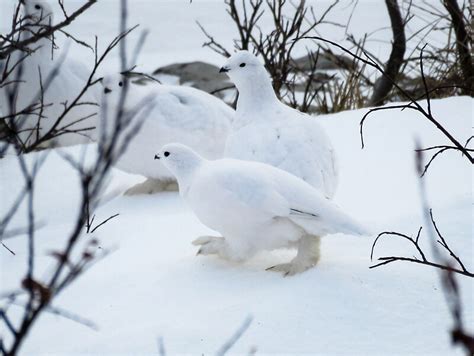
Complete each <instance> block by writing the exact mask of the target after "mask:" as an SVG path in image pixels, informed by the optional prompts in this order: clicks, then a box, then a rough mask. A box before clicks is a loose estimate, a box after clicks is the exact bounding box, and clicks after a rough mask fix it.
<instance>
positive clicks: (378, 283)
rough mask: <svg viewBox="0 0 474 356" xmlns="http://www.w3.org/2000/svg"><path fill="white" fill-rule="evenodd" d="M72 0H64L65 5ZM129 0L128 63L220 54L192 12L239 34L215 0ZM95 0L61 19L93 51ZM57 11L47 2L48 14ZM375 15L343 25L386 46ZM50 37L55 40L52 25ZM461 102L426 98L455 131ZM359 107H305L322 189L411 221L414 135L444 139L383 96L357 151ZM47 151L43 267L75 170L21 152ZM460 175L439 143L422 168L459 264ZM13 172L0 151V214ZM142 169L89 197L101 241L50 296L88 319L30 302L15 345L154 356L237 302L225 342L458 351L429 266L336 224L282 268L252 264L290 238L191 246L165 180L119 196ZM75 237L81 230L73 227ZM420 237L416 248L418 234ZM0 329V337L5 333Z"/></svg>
mask: <svg viewBox="0 0 474 356" xmlns="http://www.w3.org/2000/svg"><path fill="white" fill-rule="evenodd" d="M331 2H332V1H329V0H328V1H315V0H313V1H308V3H313V4H316V7H315V10H316V11H317V13H318V14H320V13H321V12H322V11H323V10H324V9H325V6H326V4H329V3H331ZM351 2H352V0H346V1H342V2H341V5H340V7H338V8H337V9H336V10H335V12H334V13H333V14H332V15H331V16H330V17H329V18H328V20H329V21H333V20H337V21H339V20H340V19H341V18H344V19H345V20H346V19H347V16H348V15H350V12H351V6H348V5H349V4H350V3H351ZM79 3H80V2H66V6H73V7H74V6H79ZM129 4H130V6H129V7H130V9H129V10H130V18H129V23H130V24H131V25H133V24H136V23H140V29H149V31H150V34H149V37H148V40H147V42H146V43H145V46H144V49H143V53H142V55H141V56H140V57H139V63H138V64H139V67H138V68H137V70H138V71H152V70H154V69H156V68H157V67H159V66H162V65H166V64H169V63H176V62H187V61H193V60H204V61H206V62H210V63H213V64H216V65H219V66H220V65H221V64H222V62H223V59H222V57H220V56H219V55H217V54H215V53H213V52H212V51H210V50H209V49H207V48H202V43H203V42H204V41H205V37H204V35H202V34H201V33H200V32H199V30H198V28H197V26H196V24H195V20H198V21H199V22H200V23H201V24H202V25H203V26H204V27H205V28H206V29H207V30H208V31H209V33H211V34H213V35H215V36H216V39H217V40H218V41H222V42H223V43H224V45H226V46H227V48H232V41H231V39H232V38H234V37H236V34H237V32H236V29H235V28H234V25H233V24H232V22H231V21H230V20H229V18H228V16H227V14H226V13H225V7H224V5H223V2H222V1H221V0H214V1H201V0H194V1H193V2H192V3H190V2H189V0H179V1H178V0H167V1H163V0H159V1H158V0H131V1H129ZM177 5H179V6H180V8H179V11H176V6H177ZM12 8H13V2H11V1H3V0H2V1H0V14H1V17H2V21H0V31H1V32H3V31H5V30H7V29H8V26H9V24H10V22H9V21H3V19H4V16H7V15H8V14H9V13H11V10H12ZM93 9H94V10H91V11H89V12H87V13H85V14H84V16H82V17H81V18H80V19H78V20H77V21H76V22H74V23H73V24H72V26H71V27H70V30H71V32H72V33H73V34H74V35H75V36H76V37H77V38H79V39H81V40H86V41H89V42H93V39H94V35H95V34H97V35H99V48H102V49H103V48H104V46H105V44H106V43H108V42H109V41H110V40H112V38H113V37H114V36H115V35H116V33H117V30H118V22H119V16H118V11H119V10H118V5H117V1H116V0H105V1H100V2H98V3H97V4H94V6H93ZM57 10H58V9H56V11H55V15H56V14H58V15H60V14H61V12H60V11H57ZM58 18H59V17H58ZM104 18H105V19H106V21H104ZM416 21H417V22H412V23H411V24H409V26H410V32H409V33H407V37H408V36H409V35H410V33H411V34H413V33H415V32H416V30H417V29H418V28H419V27H421V26H422V25H424V24H423V23H420V21H418V20H416ZM388 23H389V20H388V15H387V13H386V9H385V5H384V3H383V2H382V1H378V0H377V1H375V0H359V1H358V6H357V8H356V11H355V12H354V14H353V16H352V19H351V22H350V29H349V30H348V32H347V33H354V35H355V37H356V39H357V38H361V37H362V36H363V35H364V34H365V33H371V32H372V31H374V30H375V29H377V28H379V27H385V28H384V29H382V30H380V31H377V32H376V34H375V37H373V38H372V40H371V41H369V42H368V43H367V46H368V47H367V48H368V49H369V51H370V52H371V53H373V54H374V55H376V56H380V58H381V60H384V59H386V58H388V56H389V50H388V49H389V46H390V38H391V30H390V28H388V27H387V24H388ZM270 24H271V22H270V21H269V20H268V18H267V19H264V24H263V25H262V28H263V29H264V30H265V29H269V28H270ZM440 27H442V26H440ZM318 30H319V33H320V35H321V36H323V37H327V38H329V39H331V40H334V41H336V42H338V43H341V44H347V43H348V42H347V40H346V35H347V33H345V31H344V29H339V28H337V27H334V26H331V25H321V27H320V28H319V29H318ZM440 35H441V32H440V31H432V32H431V33H430V34H429V36H428V37H427V38H426V39H425V41H426V42H427V43H444V42H446V41H445V40H444V39H443V37H440ZM138 36H139V32H138V31H137V32H135V33H133V34H132V35H131V37H130V38H129V44H130V49H129V50H130V52H131V51H132V49H133V44H134V41H135V40H136V39H137V38H138ZM420 36H423V33H421V34H420ZM57 40H58V44H59V46H60V48H61V49H64V48H65V46H64V38H61V37H59V38H58V39H57ZM415 42H416V41H415ZM305 46H312V44H311V43H304V44H301V47H298V49H297V53H300V54H304V53H305ZM407 53H410V52H409V51H408V52H407ZM69 56H71V57H72V58H81V60H83V61H84V63H86V65H90V64H91V63H92V62H93V54H92V53H91V52H90V50H88V49H85V48H81V47H79V46H71V47H70V49H69ZM117 57H118V51H114V53H113V54H112V56H111V57H110V58H109V60H108V61H107V63H106V64H105V66H104V68H102V69H101V71H100V74H103V73H107V72H112V71H114V70H115V69H116V68H117V66H118V61H117ZM473 105H474V102H473V100H472V99H471V98H467V97H457V98H448V99H443V100H436V101H433V112H434V114H435V115H436V117H439V118H440V120H442V122H443V123H445V124H446V125H447V127H449V129H450V130H451V131H452V132H453V133H454V135H455V136H456V137H459V138H460V139H461V142H463V141H465V140H466V139H467V138H468V137H469V136H470V135H471V134H472V133H471V132H472V129H471V128H472V127H473V122H472V120H473ZM366 111H367V109H363V110H358V111H349V112H342V113H338V114H334V115H327V116H320V117H318V120H319V121H320V122H321V124H322V125H323V127H324V129H325V130H326V131H327V133H328V135H329V137H330V139H331V141H332V143H333V145H334V147H335V149H336V150H337V152H338V157H339V161H340V176H341V180H340V184H339V187H338V192H337V195H336V198H335V200H336V202H337V203H338V204H339V205H340V206H341V208H343V209H344V210H345V211H347V212H348V213H349V214H351V215H352V216H354V217H355V218H357V219H358V220H359V221H361V222H362V223H364V224H365V225H367V226H369V227H370V228H371V229H372V230H374V231H383V230H385V229H388V230H395V231H400V232H404V233H407V234H414V233H416V231H417V229H418V227H419V225H420V223H421V221H422V218H421V214H420V204H419V195H418V191H417V177H416V175H415V173H414V168H413V167H414V155H413V151H412V150H413V147H414V139H415V138H418V139H420V140H421V142H422V143H423V145H425V146H427V145H430V144H441V143H446V139H445V138H444V137H443V136H442V135H441V134H440V133H439V132H438V131H436V129H435V128H434V127H433V125H431V124H430V123H428V122H426V120H425V119H423V118H422V117H420V116H419V114H418V113H415V112H409V111H404V112H400V111H398V110H397V111H391V112H385V113H375V114H374V115H373V116H372V117H371V118H369V119H368V120H367V123H366V127H365V138H366V148H365V149H364V150H361V149H360V140H359V136H358V135H359V133H358V132H359V131H358V130H359V127H358V122H359V120H360V119H361V118H362V116H363V114H364V113H365V112H366ZM84 149H86V152H87V156H88V159H92V158H93V156H94V150H95V146H94V145H89V146H77V147H69V148H65V149H64V151H66V152H68V153H71V154H75V155H77V156H81V155H82V153H83V150H84ZM45 152H50V154H49V155H48V157H47V160H46V162H45V164H44V166H43V168H42V170H41V173H40V176H39V182H38V184H39V186H38V189H37V195H36V200H35V206H36V213H37V216H36V218H37V220H38V221H39V222H41V223H42V228H41V229H40V230H38V232H37V238H36V242H37V268H38V270H37V273H36V276H37V277H38V278H40V279H41V278H45V277H46V276H48V275H49V272H50V270H51V267H52V263H53V259H52V258H51V257H50V256H49V255H48V254H49V253H50V252H51V250H57V249H59V248H62V247H64V245H65V243H66V241H65V239H66V238H67V236H68V232H69V231H70V230H71V228H72V223H73V218H74V216H75V213H76V209H77V206H78V199H79V197H78V195H77V190H76V189H77V187H78V184H79V181H78V179H77V177H76V176H75V173H74V172H73V171H72V169H71V168H70V166H69V165H68V164H67V163H66V162H65V161H64V160H63V159H62V158H61V157H60V155H59V154H58V151H43V152H41V153H34V154H29V155H27V156H26V157H27V159H28V161H29V163H30V164H31V163H32V162H33V161H34V160H35V159H36V158H38V156H39V155H44V154H45ZM472 175H473V172H472V167H470V166H469V164H468V163H467V160H466V159H465V158H463V157H461V155H459V154H458V153H454V152H446V153H444V154H443V155H441V156H440V157H439V158H437V160H436V161H435V162H434V163H433V165H432V166H431V168H430V171H429V172H428V175H427V178H426V183H427V188H428V194H429V199H430V205H431V206H432V207H433V209H434V210H433V211H434V215H435V218H436V220H437V223H438V226H439V227H440V229H441V231H442V232H443V233H444V235H445V236H446V238H447V239H448V242H449V243H450V245H451V247H452V248H453V250H454V251H455V252H457V253H458V254H459V255H460V256H461V257H462V258H463V260H464V261H465V262H466V264H467V265H469V267H471V270H472V269H473V267H472V261H473V258H472V256H473V245H472V244H473V226H472V221H473V215H472V191H473V179H472V178H473V177H472ZM19 177H20V173H19V168H18V164H17V162H16V160H15V158H14V157H11V156H7V157H6V158H3V159H0V216H1V215H2V213H3V211H4V210H5V209H6V208H7V207H8V206H9V205H10V204H11V202H12V201H13V199H14V198H15V197H16V194H17V193H18V192H19V190H20V189H21V179H19ZM141 181H143V177H142V176H136V175H130V174H126V173H123V172H121V171H118V170H114V171H113V172H112V174H111V180H110V185H109V187H108V192H107V194H106V196H107V198H106V199H104V203H103V205H102V206H101V207H100V208H99V209H98V210H97V211H96V214H97V218H96V219H98V220H99V221H101V220H103V219H105V218H107V217H109V216H111V215H112V214H115V213H120V215H119V216H118V217H117V218H115V219H113V220H112V221H110V222H109V223H107V224H106V225H104V226H103V227H102V228H101V229H99V230H98V232H97V236H98V238H99V239H100V246H101V247H102V248H104V249H111V250H113V252H112V253H111V254H110V255H109V256H108V257H106V258H105V259H104V260H103V261H101V262H99V263H98V264H97V265H95V266H93V268H92V269H91V270H90V271H89V272H88V273H86V274H85V275H83V276H82V277H81V278H80V279H79V280H78V281H77V283H76V284H73V285H72V286H71V287H70V288H69V289H67V290H66V291H65V292H64V293H63V294H62V295H60V297H59V298H58V299H57V300H56V301H55V302H54V305H55V306H57V307H62V308H65V309H68V310H70V311H72V312H74V313H76V314H78V315H80V316H82V317H84V318H88V319H90V320H92V321H94V322H95V323H96V324H97V326H98V330H91V329H89V328H86V327H84V326H83V325H79V324H77V323H74V322H71V321H69V320H66V319H63V318H61V317H58V316H54V315H51V314H44V315H42V316H41V318H40V319H39V320H38V323H37V324H36V325H35V327H34V328H33V329H32V332H31V334H30V336H29V338H28V340H27V342H26V343H25V345H24V346H25V347H24V349H23V354H31V355H38V354H42V353H43V354H45V353H48V354H78V353H83V354H84V353H94V354H119V353H120V354H152V353H153V354H156V353H157V351H158V345H157V340H158V338H159V337H162V338H163V340H164V344H165V348H166V350H167V352H168V353H169V354H176V353H188V354H189V353H193V354H198V353H200V354H204V353H205V354H207V353H213V352H215V351H216V350H218V349H219V348H220V346H221V345H222V344H223V343H224V342H225V341H226V340H227V339H228V338H229V337H230V336H231V335H232V334H233V333H234V332H235V330H237V329H238V327H239V326H240V325H241V323H242V322H243V321H244V320H245V319H246V318H247V316H248V315H251V316H252V317H253V321H252V323H251V325H250V327H249V329H248V330H247V331H246V332H245V333H244V335H243V337H242V338H241V339H240V340H239V341H238V343H237V344H236V345H235V346H234V348H233V349H232V352H235V353H245V354H248V353H249V350H250V349H251V348H253V347H256V348H257V351H258V353H259V354H270V353H279V354H284V353H286V354H288V353H292V354H294V353H311V354H315V353H319V354H348V353H350V354H351V355H367V354H425V355H446V354H458V355H462V352H461V351H460V350H459V349H456V350H453V349H452V348H451V346H450V337H449V328H450V326H451V319H450V317H449V314H448V312H447V309H446V306H445V301H444V298H443V295H442V292H441V290H440V286H439V280H438V277H437V274H436V271H435V270H433V269H430V268H428V267H424V266H415V265H411V264H403V263H399V264H397V263H395V264H392V265H389V266H385V267H380V268H378V269H374V270H370V269H369V268H368V267H369V266H370V265H371V262H370V258H369V255H370V247H371V244H372V242H373V238H365V239H355V238H354V237H350V236H334V237H327V238H324V239H323V241H322V259H321V261H320V263H319V265H318V266H317V267H316V268H314V269H312V270H310V271H308V272H306V273H304V274H301V275H297V276H294V277H291V278H283V277H282V276H280V275H278V274H275V273H271V272H266V271H265V270H264V269H265V268H267V267H269V266H272V265H274V264H276V263H282V262H286V261H288V260H289V259H291V258H292V257H293V256H294V252H288V251H276V252H271V253H269V252H266V253H262V254H260V255H258V256H256V257H255V258H253V259H252V260H250V261H249V262H247V263H245V264H235V263H229V262H226V261H223V260H220V259H218V258H213V257H208V256H206V257H196V256H195V253H196V247H195V246H192V245H191V241H192V240H193V239H195V238H196V237H197V236H199V235H204V234H210V233H212V231H210V230H209V229H207V228H206V227H204V226H203V225H202V224H201V223H199V221H198V220H197V218H196V217H195V216H194V215H193V214H192V213H191V211H190V209H189V208H188V207H186V206H185V204H184V203H183V202H182V201H181V199H180V198H179V196H178V195H177V194H176V193H162V194H158V195H153V196H134V197H126V196H122V195H120V193H121V192H124V191H125V190H126V189H128V188H130V187H131V186H133V185H134V184H136V183H139V182H141ZM25 216H26V214H25V211H24V209H23V210H21V214H20V215H19V216H18V218H17V219H16V221H15V222H14V226H24V221H25V220H24V219H25ZM88 239H90V237H89V236H85V237H84V241H87V240H88ZM422 240H423V244H424V247H425V248H426V249H427V250H429V244H428V243H427V240H426V236H425V235H423V236H422ZM5 244H7V245H8V246H9V247H10V248H11V249H12V250H13V251H15V253H16V256H13V255H11V254H10V253H9V252H8V251H6V250H5V249H4V248H3V247H1V246H0V291H1V292H4V291H8V290H11V289H16V288H17V287H18V281H19V280H20V279H21V278H22V277H23V276H24V273H25V270H26V242H25V239H24V238H23V237H18V238H15V239H10V240H6V241H5ZM413 253H414V251H413V250H412V248H411V246H409V245H408V244H407V243H406V241H399V240H393V239H390V238H389V237H387V238H385V239H384V240H382V241H381V244H380V245H378V247H377V248H376V251H375V256H383V255H388V254H401V255H406V256H410V255H412V254H413ZM459 281H460V283H461V291H462V296H463V302H464V321H465V324H466V325H468V326H469V325H473V324H474V312H473V305H474V303H473V294H474V283H473V281H472V280H469V279H467V278H463V277H460V278H459ZM13 308H16V309H13ZM11 310H12V312H14V311H15V310H16V312H18V311H19V310H20V309H19V307H12V309H11ZM12 316H13V317H15V315H14V313H12ZM3 327H4V326H3V325H2V329H0V335H2V336H3V337H4V336H5V335H6V334H7V333H6V331H5V330H4V329H3ZM471 331H472V327H471ZM5 341H6V342H7V343H8V339H7V340H5Z"/></svg>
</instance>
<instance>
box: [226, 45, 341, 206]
mask: <svg viewBox="0 0 474 356" xmlns="http://www.w3.org/2000/svg"><path fill="white" fill-rule="evenodd" d="M220 71H221V72H226V73H227V75H228V76H229V77H230V79H231V80H232V81H233V82H234V84H235V86H236V87H237V90H238V91H239V98H238V101H237V110H236V119H235V121H234V123H233V127H232V133H231V134H230V135H229V138H228V141H227V144H226V149H225V156H226V157H231V158H238V159H243V160H251V161H258V162H263V163H267V164H270V165H272V166H275V167H278V168H281V169H283V170H285V171H287V172H289V173H292V174H294V175H296V176H297V177H299V178H301V179H303V180H304V181H306V182H308V183H309V184H311V185H312V186H313V187H315V188H317V189H319V190H320V191H321V192H322V193H323V194H324V195H325V196H327V197H330V198H331V197H333V196H334V194H335V191H336V187H337V182H338V172H337V164H336V159H335V153H334V149H333V147H332V146H331V142H330V141H329V138H328V137H327V135H326V134H325V132H324V131H323V129H322V128H321V126H320V125H319V124H318V123H317V122H316V120H315V119H314V118H312V117H310V116H309V115H306V114H304V113H302V112H300V111H298V110H295V109H293V108H291V107H289V106H287V105H285V104H283V103H282V102H280V100H279V99H278V98H277V96H276V95H275V91H274V90H273V87H272V81H271V79H270V76H269V74H268V72H267V71H266V69H265V67H264V66H263V64H262V63H260V61H259V60H258V59H257V58H256V57H255V56H254V55H252V54H251V53H249V52H248V51H239V52H236V53H235V54H234V55H232V56H231V57H230V58H229V59H228V60H227V62H226V63H225V64H224V66H223V67H222V68H221V70H220Z"/></svg>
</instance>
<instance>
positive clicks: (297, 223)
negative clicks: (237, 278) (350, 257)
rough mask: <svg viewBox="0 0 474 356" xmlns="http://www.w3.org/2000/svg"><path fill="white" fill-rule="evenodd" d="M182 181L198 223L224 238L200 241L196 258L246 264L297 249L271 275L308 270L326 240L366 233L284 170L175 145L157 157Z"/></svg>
mask: <svg viewBox="0 0 474 356" xmlns="http://www.w3.org/2000/svg"><path fill="white" fill-rule="evenodd" d="M155 159H159V160H160V161H161V162H162V163H163V164H164V165H165V166H166V167H167V168H168V169H169V170H170V171H171V172H172V173H173V174H174V175H175V177H176V179H177V181H178V185H179V192H180V195H181V196H182V198H183V199H184V200H185V201H186V202H187V204H189V206H190V207H191V209H192V210H193V211H194V213H195V214H196V215H197V217H198V218H199V220H200V221H201V222H202V223H203V224H205V225H206V226H208V227H209V228H211V229H213V230H215V231H217V232H219V233H220V234H222V236H219V237H216V236H201V237H199V238H197V239H196V240H195V241H194V242H193V244H194V245H198V246H200V248H199V251H198V254H202V255H212V254H216V255H218V256H220V257H222V258H225V259H229V260H233V261H244V260H246V259H248V258H250V257H252V256H253V255H254V254H256V253H257V252H259V251H261V250H273V249H277V248H282V247H297V255H296V257H295V258H293V260H292V261H291V262H289V263H284V264H279V265H276V266H273V267H270V268H268V270H273V271H280V272H283V274H284V275H293V274H296V273H300V272H303V271H305V270H307V269H309V268H311V267H313V266H314V265H316V264H317V263H318V261H319V258H320V240H321V236H324V235H328V234H334V233H346V234H352V235H363V234H365V233H366V231H365V229H364V228H363V227H361V226H360V225H359V224H358V223H357V222H355V221H354V220H353V219H352V218H351V217H349V216H348V215H347V214H346V213H344V212H343V211H342V210H341V209H340V208H339V207H338V206H337V205H336V204H335V203H334V202H333V201H331V200H330V199H328V198H326V197H325V196H324V195H323V194H322V193H320V192H319V191H318V190H316V189H315V188H313V187H312V186H311V185H309V184H308V183H306V182H304V181H303V180H302V179H300V178H298V177H296V176H293V175H292V174H290V173H288V172H286V171H284V170H281V169H279V168H276V167H273V166H270V165H267V164H264V163H259V162H251V161H242V160H237V159H231V158H224V159H218V160H212V161H211V160H207V159H204V158H203V157H201V156H200V155H199V154H197V153H196V152H194V151H193V150H192V149H191V148H189V147H187V146H185V145H182V144H179V143H171V144H167V145H165V146H164V147H163V148H162V149H161V151H160V152H159V153H158V154H156V155H155Z"/></svg>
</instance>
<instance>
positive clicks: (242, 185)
mask: <svg viewBox="0 0 474 356" xmlns="http://www.w3.org/2000/svg"><path fill="white" fill-rule="evenodd" d="M220 161H226V162H229V163H230V164H228V165H227V166H228V167H229V168H228V169H227V170H226V171H225V173H224V174H222V175H221V176H220V177H219V186H220V187H222V188H223V189H225V190H226V191H227V193H228V195H229V196H232V197H233V198H234V199H236V201H238V202H239V204H241V205H244V206H246V207H247V208H248V209H249V210H250V211H254V212H255V213H256V214H264V215H266V216H269V217H271V218H272V217H287V216H289V215H290V206H289V204H288V200H287V199H286V198H285V197H284V196H283V195H281V194H280V193H279V192H278V191H277V190H276V189H275V187H274V186H272V184H270V183H269V182H268V181H265V180H262V179H260V178H261V177H262V176H261V175H260V174H259V173H260V172H259V170H258V166H259V164H258V163H256V162H246V165H245V166H246V167H245V166H244V167H242V166H241V165H240V164H239V163H241V161H236V160H233V159H222V160H220ZM235 162H238V163H237V165H238V166H240V167H239V168H243V170H242V169H239V170H233V167H235V166H233V165H234V164H235ZM247 167H254V168H255V169H254V170H252V169H250V170H247V171H246V170H245V168H247Z"/></svg>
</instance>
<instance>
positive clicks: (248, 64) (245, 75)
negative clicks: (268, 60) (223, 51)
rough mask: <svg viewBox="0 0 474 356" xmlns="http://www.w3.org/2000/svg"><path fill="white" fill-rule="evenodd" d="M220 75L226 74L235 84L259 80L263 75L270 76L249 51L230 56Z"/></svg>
mask: <svg viewBox="0 0 474 356" xmlns="http://www.w3.org/2000/svg"><path fill="white" fill-rule="evenodd" d="M219 72H220V73H226V74H227V75H228V76H229V78H230V79H231V80H232V81H233V82H234V84H235V85H236V86H237V87H239V84H243V83H246V82H248V81H253V80H259V78H260V77H261V76H262V74H263V75H265V77H267V76H268V74H267V71H266V69H265V67H264V66H263V64H262V63H261V62H260V61H259V59H258V58H257V57H255V56H254V55H253V54H252V53H250V52H249V51H238V52H236V53H234V54H233V55H232V56H230V57H229V58H228V59H227V61H226V62H225V63H224V65H223V66H222V67H221V69H220V70H219Z"/></svg>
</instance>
